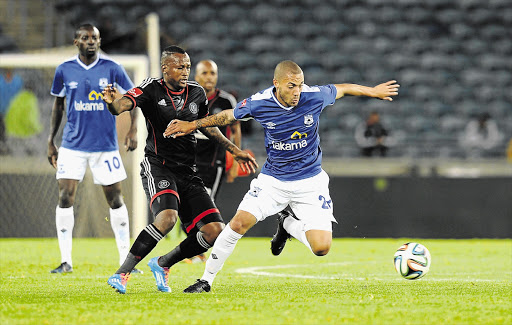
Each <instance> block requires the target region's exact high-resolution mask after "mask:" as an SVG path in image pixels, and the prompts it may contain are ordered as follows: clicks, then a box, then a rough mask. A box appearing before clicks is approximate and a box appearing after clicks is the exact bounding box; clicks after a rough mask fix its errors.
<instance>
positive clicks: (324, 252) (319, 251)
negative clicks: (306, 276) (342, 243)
mask: <svg viewBox="0 0 512 325" xmlns="http://www.w3.org/2000/svg"><path fill="white" fill-rule="evenodd" d="M329 250H330V247H327V248H324V249H316V250H313V254H315V255H316V256H325V255H327V253H329Z"/></svg>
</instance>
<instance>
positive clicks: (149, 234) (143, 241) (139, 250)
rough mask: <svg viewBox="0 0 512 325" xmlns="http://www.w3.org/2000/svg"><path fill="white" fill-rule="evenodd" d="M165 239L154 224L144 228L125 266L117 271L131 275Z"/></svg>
mask: <svg viewBox="0 0 512 325" xmlns="http://www.w3.org/2000/svg"><path fill="white" fill-rule="evenodd" d="M162 238H163V235H162V233H161V232H160V231H159V230H158V229H156V227H155V226H154V225H153V224H149V225H147V226H146V228H144V229H143V230H142V231H141V232H140V234H139V236H138V237H137V239H136V240H135V242H134V243H133V245H132V248H131V249H130V252H129V253H128V256H127V257H126V260H125V261H124V263H123V265H121V267H120V268H119V269H118V270H117V272H116V273H117V274H119V273H130V272H131V271H132V270H133V268H134V267H135V265H137V264H138V263H139V262H140V261H141V260H142V259H143V258H144V257H146V255H148V254H149V252H151V251H152V250H153V248H155V246H156V244H158V242H159V241H160V240H161V239H162Z"/></svg>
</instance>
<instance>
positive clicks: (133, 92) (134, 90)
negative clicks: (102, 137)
mask: <svg viewBox="0 0 512 325" xmlns="http://www.w3.org/2000/svg"><path fill="white" fill-rule="evenodd" d="M127 94H129V95H131V96H133V97H139V96H140V95H142V90H140V89H139V88H132V89H130V90H128V92H127Z"/></svg>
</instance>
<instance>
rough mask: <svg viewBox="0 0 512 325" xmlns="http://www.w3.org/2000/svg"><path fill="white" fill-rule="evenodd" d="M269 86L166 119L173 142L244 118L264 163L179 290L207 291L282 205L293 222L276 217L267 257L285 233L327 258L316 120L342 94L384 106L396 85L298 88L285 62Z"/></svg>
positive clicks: (327, 211) (327, 209)
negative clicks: (217, 107)
mask: <svg viewBox="0 0 512 325" xmlns="http://www.w3.org/2000/svg"><path fill="white" fill-rule="evenodd" d="M273 84H274V85H273V87H270V88H268V89H266V90H263V91H261V92H260V93H257V94H255V95H253V96H251V97H250V98H247V99H245V100H243V101H242V102H240V103H238V104H237V106H236V107H235V109H234V110H225V111H223V112H221V113H219V114H216V115H213V116H209V117H207V118H203V119H200V120H197V121H192V122H186V121H173V123H171V125H169V127H168V128H167V129H166V131H165V133H164V135H165V136H174V137H179V136H182V135H185V134H189V133H190V132H192V131H194V130H195V129H197V128H203V127H211V126H222V125H228V124H231V123H234V122H235V121H236V120H240V119H246V118H254V119H255V120H256V121H258V122H259V123H260V124H261V125H262V126H263V128H264V130H265V146H266V148H267V155H268V158H267V160H266V162H265V164H264V165H263V168H262V170H261V173H260V174H259V175H258V177H257V178H256V179H254V180H253V181H252V182H251V186H250V189H249V191H248V192H247V194H246V195H245V196H244V198H243V200H242V202H241V203H240V205H239V207H238V211H237V212H236V214H235V216H234V217H233V219H231V221H230V222H229V224H228V225H226V227H225V228H224V230H223V231H222V233H221V234H220V235H219V237H218V238H217V240H216V242H215V245H214V246H213V249H212V253H211V254H210V257H209V258H208V260H207V261H206V266H205V271H204V274H203V277H202V278H201V279H200V280H198V281H197V282H196V283H194V284H193V285H191V286H190V287H188V288H187V289H185V291H184V292H188V293H196V292H208V291H210V289H211V285H212V282H213V280H214V278H215V276H216V274H217V273H218V272H219V271H220V270H221V268H222V266H223V265H224V262H225V261H226V259H227V258H228V257H229V256H230V255H231V253H232V252H233V250H234V248H235V245H236V243H237V242H238V240H239V239H240V238H242V236H243V235H244V234H245V233H246V232H247V231H248V230H249V229H250V228H251V227H252V226H254V225H255V224H256V223H257V222H258V221H262V220H264V219H265V218H266V217H268V216H270V215H273V214H275V213H277V212H279V211H282V210H283V209H284V208H286V207H287V206H288V205H289V206H290V207H291V209H292V211H293V213H294V215H295V217H292V216H288V217H280V218H279V225H278V231H277V233H276V235H275V236H274V239H273V241H272V243H271V248H272V252H273V253H274V255H278V254H279V253H280V252H281V251H282V249H283V248H284V243H285V242H286V240H287V238H288V237H289V236H290V235H291V236H293V237H295V238H296V239H298V240H299V241H300V242H302V243H303V244H304V245H306V246H307V247H308V248H309V249H310V250H311V251H312V252H313V253H314V254H315V255H318V256H323V255H326V254H327V253H328V252H329V250H330V248H331V243H332V222H335V221H336V220H335V219H334V216H333V203H332V200H331V197H330V194H329V176H328V175H327V173H325V171H324V170H323V169H322V166H321V163H322V151H321V150H320V137H319V135H318V130H319V125H318V124H319V119H320V114H321V113H322V111H323V109H324V108H325V107H326V106H328V105H332V104H334V102H335V100H336V99H338V98H341V97H343V96H345V95H355V96H368V97H375V98H380V99H384V100H389V101H391V100H392V98H391V96H394V95H397V94H398V87H399V85H398V84H396V82H395V81H388V82H386V83H383V84H380V85H377V86H375V87H365V86H360V85H355V84H336V85H333V84H330V85H326V86H315V87H309V86H307V85H305V84H304V74H303V72H302V69H301V68H300V67H299V66H298V65H297V64H296V63H295V62H292V61H283V62H280V63H279V64H278V65H277V66H276V68H275V71H274V80H273ZM283 216H284V215H283ZM213 256H214V257H215V258H212V257H213Z"/></svg>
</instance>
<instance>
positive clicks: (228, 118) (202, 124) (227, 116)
mask: <svg viewBox="0 0 512 325" xmlns="http://www.w3.org/2000/svg"><path fill="white" fill-rule="evenodd" d="M234 121H236V120H235V116H234V115H233V110H232V109H228V110H224V111H222V112H220V113H217V114H214V115H211V116H207V117H204V118H202V119H200V120H196V127H197V128H198V129H199V128H206V127H212V126H224V125H229V124H231V123H233V122H234Z"/></svg>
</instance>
